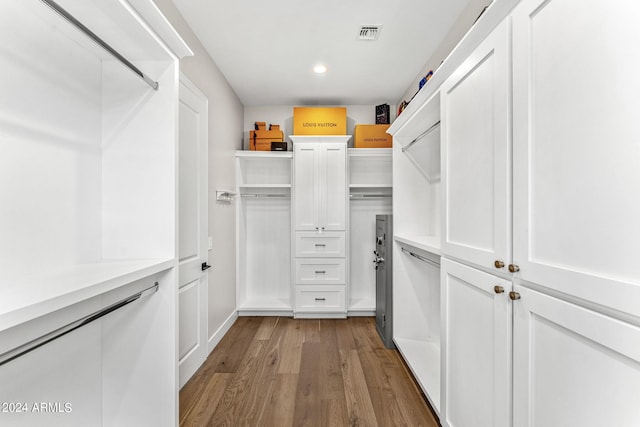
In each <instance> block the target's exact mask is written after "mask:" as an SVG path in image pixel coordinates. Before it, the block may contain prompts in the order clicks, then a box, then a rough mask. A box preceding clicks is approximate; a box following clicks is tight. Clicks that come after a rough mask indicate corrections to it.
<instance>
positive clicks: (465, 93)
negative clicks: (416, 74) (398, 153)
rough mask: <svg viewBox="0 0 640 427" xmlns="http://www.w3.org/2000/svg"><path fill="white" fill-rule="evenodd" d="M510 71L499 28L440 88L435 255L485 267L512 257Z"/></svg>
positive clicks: (503, 30)
mask: <svg viewBox="0 0 640 427" xmlns="http://www.w3.org/2000/svg"><path fill="white" fill-rule="evenodd" d="M509 65H510V64H509V32H508V21H505V22H503V23H501V24H500V25H499V26H498V27H497V28H496V29H495V30H494V31H493V32H492V33H491V34H490V35H489V36H488V37H487V39H485V40H484V41H483V42H482V43H481V44H480V46H479V47H478V48H477V49H476V50H475V51H474V52H473V53H472V54H471V55H470V56H469V58H468V59H467V60H466V61H465V62H464V63H463V64H462V65H461V66H460V67H459V68H458V70H456V72H455V73H453V74H452V75H451V77H450V78H449V79H448V80H447V81H446V82H445V83H444V84H443V86H442V89H441V114H442V120H441V122H442V125H441V138H442V148H441V153H442V183H443V191H444V202H445V203H444V207H443V209H444V210H443V235H444V236H443V244H442V252H443V253H444V254H446V255H450V256H452V257H455V258H459V259H463V260H465V261H469V262H472V263H475V264H477V265H481V266H484V267H490V268H493V266H494V264H495V262H496V261H500V262H502V263H508V262H509V260H510V255H511V254H510V248H511V244H510V242H511V233H510V230H511V226H510V224H511V210H510V209H511V206H510V190H511V174H510V170H511V167H510V165H511V163H510V162H511V159H510V126H509V118H510V117H509V116H510V114H509V95H510V93H509V75H510V74H509Z"/></svg>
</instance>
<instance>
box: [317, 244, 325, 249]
mask: <svg viewBox="0 0 640 427" xmlns="http://www.w3.org/2000/svg"><path fill="white" fill-rule="evenodd" d="M325 246H327V245H326V244H324V243H316V248H324V247H325Z"/></svg>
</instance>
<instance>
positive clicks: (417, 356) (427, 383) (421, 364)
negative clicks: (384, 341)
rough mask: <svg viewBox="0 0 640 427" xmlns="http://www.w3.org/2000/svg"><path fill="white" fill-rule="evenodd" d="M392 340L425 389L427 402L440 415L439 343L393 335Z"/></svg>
mask: <svg viewBox="0 0 640 427" xmlns="http://www.w3.org/2000/svg"><path fill="white" fill-rule="evenodd" d="M393 341H394V342H395V343H396V346H397V347H398V350H399V351H400V354H402V357H403V359H404V360H405V361H406V362H407V365H408V366H409V369H410V370H411V372H412V373H413V376H414V377H415V378H416V380H417V381H418V383H419V384H420V386H421V387H422V390H424V391H425V394H426V396H427V399H428V400H429V403H431V406H432V407H433V409H434V410H435V411H436V413H437V414H438V415H440V343H439V342H437V341H428V340H415V339H407V338H401V337H395V336H394V339H393Z"/></svg>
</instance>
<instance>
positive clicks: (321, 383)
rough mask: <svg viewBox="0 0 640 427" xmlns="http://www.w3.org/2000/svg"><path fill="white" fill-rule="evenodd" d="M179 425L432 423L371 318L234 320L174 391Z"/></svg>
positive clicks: (382, 424)
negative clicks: (181, 384)
mask: <svg viewBox="0 0 640 427" xmlns="http://www.w3.org/2000/svg"><path fill="white" fill-rule="evenodd" d="M180 425H181V426H208V425H210V426H218V425H219V426H234V427H235V426H251V427H253V426H274V427H275V426H277V427H287V426H366V427H373V426H380V427H383V426H385V427H386V426H394V427H395V426H411V427H417V426H425V427H427V426H433V427H435V426H438V423H437V421H436V419H435V418H434V416H433V415H432V414H431V412H430V410H429V408H428V406H427V405H426V403H425V401H424V399H423V397H422V396H421V395H420V393H419V390H418V388H417V386H416V385H415V383H414V382H413V381H412V379H411V378H410V377H409V374H408V372H407V370H406V367H405V366H404V364H403V363H402V361H401V359H400V357H399V355H398V353H397V352H396V351H394V350H388V349H385V348H384V346H383V344H382V341H381V340H380V338H379V337H378V335H377V334H376V331H375V323H374V319H373V318H362V317H353V318H349V319H346V320H324V319H323V320H299V319H292V318H285V317H240V318H239V319H238V320H237V321H236V323H235V324H234V325H233V326H232V327H231V329H230V330H229V332H228V333H227V334H226V335H225V337H224V338H223V339H222V341H221V342H220V344H218V346H217V347H216V349H215V350H214V351H213V352H212V353H211V354H210V355H209V357H208V359H207V360H206V362H205V363H204V365H202V367H201V368H200V369H199V370H198V372H196V374H195V375H194V376H193V377H192V378H191V380H190V381H189V382H188V383H187V384H186V385H185V386H184V387H183V388H182V390H181V391H180Z"/></svg>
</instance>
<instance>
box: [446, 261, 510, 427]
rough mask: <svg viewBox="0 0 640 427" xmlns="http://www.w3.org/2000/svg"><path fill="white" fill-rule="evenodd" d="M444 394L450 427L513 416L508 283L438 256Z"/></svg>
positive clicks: (496, 425) (505, 421)
mask: <svg viewBox="0 0 640 427" xmlns="http://www.w3.org/2000/svg"><path fill="white" fill-rule="evenodd" d="M441 275H442V286H443V288H442V319H443V323H444V336H443V340H442V341H443V342H442V349H443V350H442V363H443V372H444V376H443V385H442V387H443V393H442V400H441V402H442V403H441V414H442V417H441V421H442V422H443V425H446V426H450V427H465V426H491V427H508V426H509V425H510V420H511V342H512V334H511V321H512V308H511V307H512V304H511V300H509V298H508V293H509V290H510V288H511V282H509V281H506V280H504V279H499V278H497V277H496V276H493V275H491V274H487V273H484V272H481V271H479V270H476V269H474V268H471V267H467V266H465V265H462V264H458V263H456V262H453V261H450V260H447V259H444V258H443V259H442V260H441Z"/></svg>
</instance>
